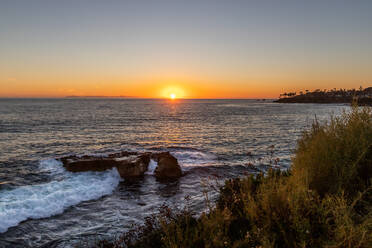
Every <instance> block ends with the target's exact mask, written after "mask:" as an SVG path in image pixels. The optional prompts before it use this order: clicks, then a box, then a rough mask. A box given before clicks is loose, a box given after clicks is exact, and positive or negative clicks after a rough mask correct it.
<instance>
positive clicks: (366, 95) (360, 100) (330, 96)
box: [274, 87, 372, 106]
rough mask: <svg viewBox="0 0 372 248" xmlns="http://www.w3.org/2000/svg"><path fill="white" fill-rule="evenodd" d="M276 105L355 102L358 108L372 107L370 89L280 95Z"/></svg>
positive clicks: (371, 88) (371, 90)
mask: <svg viewBox="0 0 372 248" xmlns="http://www.w3.org/2000/svg"><path fill="white" fill-rule="evenodd" d="M274 102H278V103H346V104H352V103H353V102H356V103H357V104H358V105H359V106H372V87H369V88H366V89H364V90H363V89H362V88H360V89H359V90H355V89H352V90H342V89H340V90H336V89H333V90H329V91H327V90H325V91H321V90H315V91H313V92H308V91H307V92H306V93H303V92H300V93H299V94H297V92H290V93H284V94H281V95H280V98H279V99H278V100H275V101H274Z"/></svg>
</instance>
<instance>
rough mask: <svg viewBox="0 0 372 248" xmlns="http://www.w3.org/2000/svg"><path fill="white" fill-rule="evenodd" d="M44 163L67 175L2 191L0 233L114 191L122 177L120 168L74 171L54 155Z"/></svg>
mask: <svg viewBox="0 0 372 248" xmlns="http://www.w3.org/2000/svg"><path fill="white" fill-rule="evenodd" d="M40 167H41V168H42V169H43V170H47V171H49V172H51V173H56V174H61V173H63V178H62V179H61V180H55V181H52V182H49V183H45V184H39V185H29V186H21V187H19V188H15V189H11V190H5V191H0V233H3V232H6V231H7V230H8V228H9V227H13V226H17V225H18V224H19V223H20V222H22V221H25V220H27V219H39V218H46V217H50V216H53V215H56V214H61V213H63V211H64V210H65V209H67V208H68V207H71V206H73V205H76V204H78V203H80V202H83V201H88V200H94V199H98V198H100V197H102V196H104V195H108V194H111V193H112V192H113V191H114V189H115V188H116V187H117V186H118V184H119V182H120V180H121V178H120V175H119V173H118V172H117V170H116V168H114V169H112V170H107V171H105V172H81V173H71V172H67V171H65V170H64V169H63V166H62V164H61V162H59V161H57V160H54V159H49V160H44V161H42V162H41V163H40Z"/></svg>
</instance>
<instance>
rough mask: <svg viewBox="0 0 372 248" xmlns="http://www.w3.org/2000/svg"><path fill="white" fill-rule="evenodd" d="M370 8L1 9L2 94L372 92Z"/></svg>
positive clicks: (219, 4) (53, 5)
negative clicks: (322, 90) (366, 89)
mask: <svg viewBox="0 0 372 248" xmlns="http://www.w3.org/2000/svg"><path fill="white" fill-rule="evenodd" d="M371 13H372V1H369V0H366V1H362V0H361V1H358V0H355V1H342V0H340V1H336V0H334V1H331V0H319V1H318V0H313V1H301V0H297V1H284V0H283V1H266V0H261V1H249V0H245V1H239V0H234V1H227V0H226V1H219V0H215V1H207V0H198V1H192V0H188V1H177V0H173V1H162V0H148V1H142V0H134V1H124V0H121V1H110V0H105V1H94V0H73V1H68V0H64V1H53V0H46V1H38V0H32V1H31V0H25V1H19V0H10V1H8V0H1V1H0V97H64V96H72V95H74V96H131V97H146V98H147V97H148V98H158V97H160V98H162V97H169V96H170V94H175V95H176V96H177V97H178V98H276V97H278V96H279V94H280V93H283V92H288V91H291V92H294V91H297V92H299V91H301V90H306V89H307V90H314V89H318V88H319V89H332V88H359V86H363V87H369V86H372V14H371Z"/></svg>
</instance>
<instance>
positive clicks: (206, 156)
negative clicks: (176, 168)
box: [172, 150, 217, 168]
mask: <svg viewBox="0 0 372 248" xmlns="http://www.w3.org/2000/svg"><path fill="white" fill-rule="evenodd" d="M172 155H174V156H175V157H176V158H177V160H178V162H179V163H180V165H181V167H184V168H185V167H194V166H203V165H208V164H211V163H213V162H214V161H215V160H216V158H217V157H216V156H215V155H214V154H211V153H204V152H201V151H193V150H186V151H175V152H172Z"/></svg>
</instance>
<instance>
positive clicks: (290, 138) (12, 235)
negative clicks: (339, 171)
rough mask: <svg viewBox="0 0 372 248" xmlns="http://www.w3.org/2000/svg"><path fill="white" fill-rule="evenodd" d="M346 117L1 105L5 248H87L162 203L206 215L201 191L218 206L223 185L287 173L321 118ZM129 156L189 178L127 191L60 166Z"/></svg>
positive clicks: (243, 107) (232, 109)
mask: <svg viewBox="0 0 372 248" xmlns="http://www.w3.org/2000/svg"><path fill="white" fill-rule="evenodd" d="M348 108H349V107H347V106H345V105H337V104H279V103H273V102H272V101H270V100H266V101H258V100H175V101H171V100H150V99H147V100H144V99H106V98H105V99H91V98H89V99H80V98H74V99H68V98H66V99H0V247H73V246H74V245H77V244H78V245H82V246H84V245H86V244H88V243H89V242H91V241H92V240H95V239H97V238H109V239H110V238H114V237H116V236H117V235H119V234H120V233H122V232H124V231H126V230H128V228H130V227H131V225H133V224H138V223H142V222H143V220H144V218H145V217H146V216H149V215H151V214H154V213H156V212H157V211H158V208H159V207H160V206H162V205H163V204H167V205H168V206H170V207H172V208H174V209H179V208H182V207H184V206H185V205H186V204H188V205H189V207H190V208H191V209H193V210H194V211H195V213H198V212H200V211H203V210H205V198H204V195H203V192H205V191H207V192H208V194H209V196H210V197H211V199H212V200H213V199H215V198H216V196H217V191H216V190H214V187H212V186H213V185H216V184H217V185H218V184H222V183H223V181H224V180H225V179H228V178H232V177H239V176H243V175H246V174H248V173H259V172H264V171H266V170H267V169H268V168H270V167H276V168H280V169H283V170H285V169H287V168H289V167H290V161H291V156H292V154H293V151H294V149H295V146H296V140H297V139H298V137H299V136H300V135H301V132H302V131H303V130H305V129H307V128H309V127H310V126H311V124H312V122H313V121H314V119H315V118H317V119H318V120H320V121H326V120H328V119H329V117H330V114H333V115H338V114H340V112H341V111H342V110H343V109H348ZM121 150H127V151H170V152H171V153H172V154H173V155H174V156H175V157H177V158H178V160H179V162H180V164H181V167H182V170H183V171H184V172H187V173H186V174H185V176H184V177H182V178H181V179H180V180H178V181H176V182H169V183H160V182H157V181H156V180H155V178H154V176H153V170H154V168H155V167H156V163H155V162H154V161H151V164H150V167H149V171H148V172H147V173H146V175H145V176H144V178H143V179H140V180H137V181H134V182H126V181H125V180H122V179H121V178H120V176H119V175H118V173H117V171H116V170H115V169H112V170H108V171H105V172H82V173H71V172H67V171H65V170H64V168H63V167H62V165H61V163H60V162H59V161H58V158H59V157H62V156H66V155H71V154H76V155H84V154H108V153H112V152H117V151H121ZM248 153H250V154H252V156H249V155H248ZM275 158H279V163H278V164H275V163H272V161H273V159H275ZM249 164H253V167H252V166H249ZM186 196H188V197H189V198H190V200H189V201H186V200H185V197H186Z"/></svg>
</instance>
